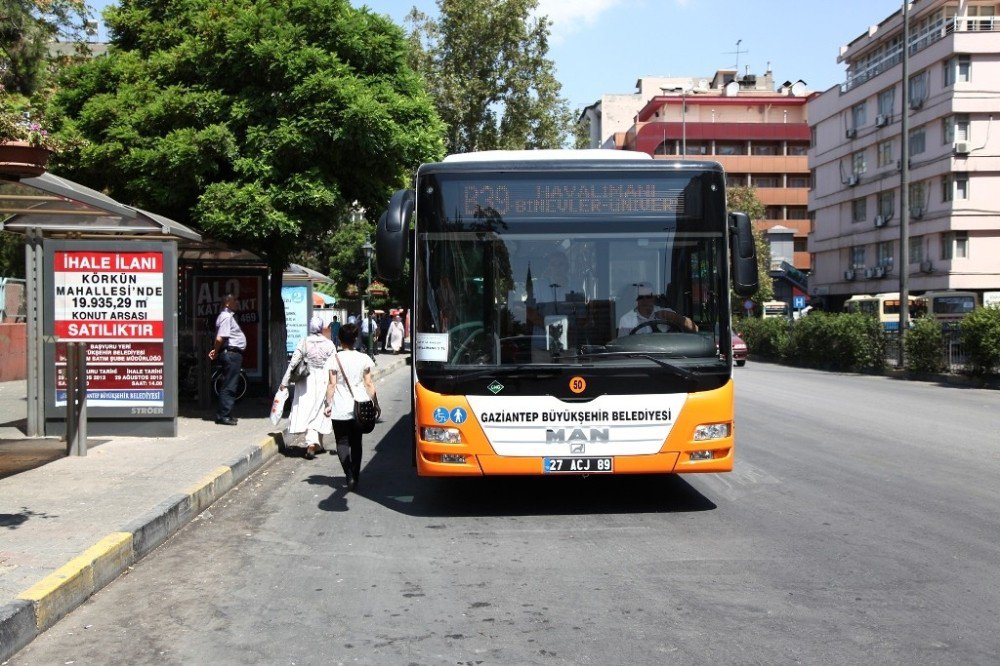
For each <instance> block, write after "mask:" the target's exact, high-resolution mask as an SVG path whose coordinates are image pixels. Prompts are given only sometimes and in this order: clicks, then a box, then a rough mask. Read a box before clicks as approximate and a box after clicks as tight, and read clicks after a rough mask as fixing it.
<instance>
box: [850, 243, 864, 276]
mask: <svg viewBox="0 0 1000 666" xmlns="http://www.w3.org/2000/svg"><path fill="white" fill-rule="evenodd" d="M864 267H865V247H864V245H855V246H854V247H852V248H851V268H853V269H854V270H860V269H862V268H864Z"/></svg>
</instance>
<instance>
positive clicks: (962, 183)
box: [952, 173, 969, 200]
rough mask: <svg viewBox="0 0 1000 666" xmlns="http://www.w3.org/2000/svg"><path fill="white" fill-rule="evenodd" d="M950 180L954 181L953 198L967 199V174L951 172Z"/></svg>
mask: <svg viewBox="0 0 1000 666" xmlns="http://www.w3.org/2000/svg"><path fill="white" fill-rule="evenodd" d="M952 180H954V181H955V198H956V199H959V200H961V199H968V198H969V174H967V173H955V174H952Z"/></svg>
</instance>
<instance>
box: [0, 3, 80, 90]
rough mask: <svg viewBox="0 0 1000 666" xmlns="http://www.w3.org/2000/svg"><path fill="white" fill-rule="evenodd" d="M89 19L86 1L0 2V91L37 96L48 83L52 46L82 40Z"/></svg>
mask: <svg viewBox="0 0 1000 666" xmlns="http://www.w3.org/2000/svg"><path fill="white" fill-rule="evenodd" d="M89 19H90V11H89V10H88V9H87V5H86V3H85V2H84V0H4V2H3V3H0V90H3V91H5V92H17V93H20V94H22V95H32V94H34V93H35V92H36V91H37V90H38V89H39V87H40V86H41V85H42V84H43V83H44V81H45V72H46V63H47V60H48V58H47V46H48V43H49V42H50V41H52V40H55V39H61V40H64V41H79V40H82V39H83V37H84V35H85V34H86V31H87V28H88V27H89V24H88V21H89Z"/></svg>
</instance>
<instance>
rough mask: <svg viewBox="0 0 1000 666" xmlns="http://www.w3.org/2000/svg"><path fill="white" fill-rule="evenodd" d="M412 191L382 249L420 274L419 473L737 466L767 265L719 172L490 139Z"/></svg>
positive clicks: (416, 359)
mask: <svg viewBox="0 0 1000 666" xmlns="http://www.w3.org/2000/svg"><path fill="white" fill-rule="evenodd" d="M642 158H645V159H642ZM415 185H416V186H415V189H414V190H402V191H400V192H397V193H396V194H395V195H394V196H393V197H392V200H391V202H390V204H389V207H388V209H387V210H386V211H385V213H383V215H382V218H381V219H380V221H379V225H378V234H377V242H376V248H377V259H378V269H379V273H380V274H381V275H382V276H383V277H384V278H387V279H397V278H399V277H401V276H402V272H403V270H404V266H406V265H407V261H408V262H409V267H410V269H411V270H412V280H413V287H414V308H413V332H412V341H413V345H412V347H413V365H412V373H413V437H414V457H415V461H416V467H417V471H418V473H419V474H421V475H427V476H461V475H465V476H479V475H492V474H519V475H533V474H554V475H558V474H628V473H651V472H661V473H679V472H724V471H729V470H731V469H732V467H733V455H734V454H733V446H734V425H733V379H732V366H733V363H732V329H731V317H730V311H729V307H730V306H729V304H730V293H731V291H733V288H732V287H731V286H730V283H731V281H732V283H733V284H735V285H737V287H736V288H735V291H736V292H737V293H738V294H739V295H741V296H749V295H751V294H753V293H754V292H755V291H756V289H757V264H756V257H755V255H754V245H753V236H752V233H751V226H750V221H749V219H748V218H747V217H746V215H743V214H741V213H732V214H727V212H726V194H725V174H724V172H723V170H722V167H721V166H719V165H718V164H715V163H706V162H685V161H666V160H652V159H649V158H646V156H644V155H643V156H641V157H640V156H638V155H637V154H636V153H632V152H621V151H530V152H516V151H515V152H486V153H474V154H469V155H456V156H452V157H449V158H446V159H445V160H444V161H443V162H441V163H435V164H425V165H423V166H421V167H420V169H419V170H418V172H417V176H416V184H415ZM411 223H412V229H411ZM682 315H683V316H682Z"/></svg>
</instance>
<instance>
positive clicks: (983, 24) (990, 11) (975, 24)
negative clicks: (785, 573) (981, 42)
mask: <svg viewBox="0 0 1000 666" xmlns="http://www.w3.org/2000/svg"><path fill="white" fill-rule="evenodd" d="M965 13H966V15H967V16H969V17H970V18H971V17H973V16H979V17H982V20H980V21H967V22H966V25H965V29H966V30H983V31H987V32H988V31H990V30H995V29H996V27H995V25H994V23H993V16H994V14H995V13H996V8H995V7H993V6H992V5H990V6H984V5H979V6H976V5H971V6H970V7H969V8H968V9H966V11H965Z"/></svg>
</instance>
